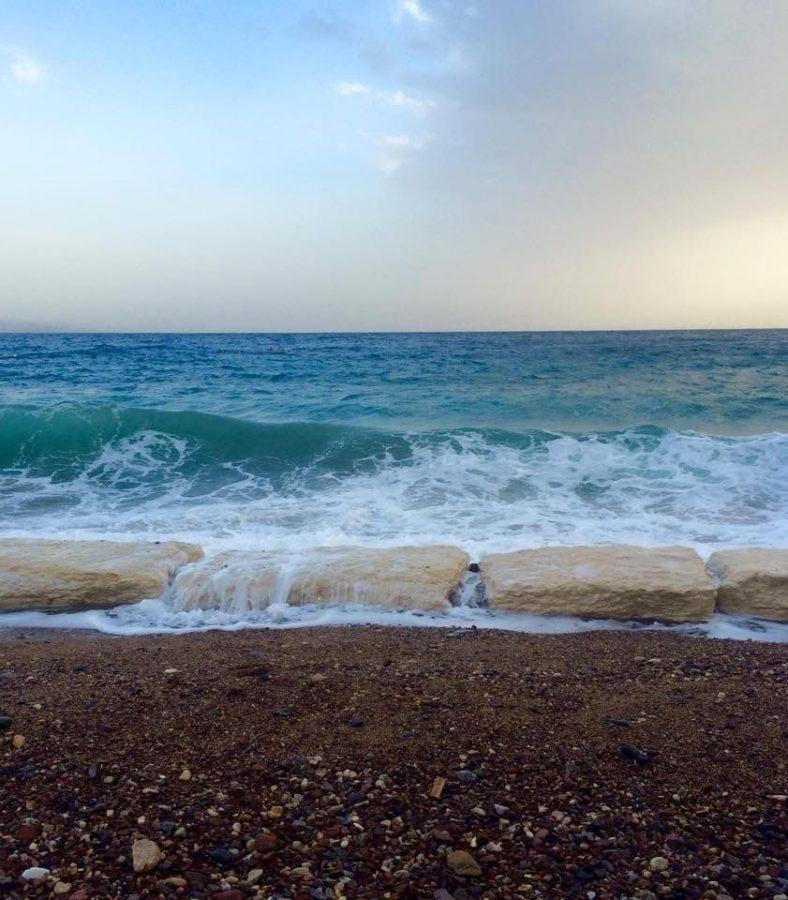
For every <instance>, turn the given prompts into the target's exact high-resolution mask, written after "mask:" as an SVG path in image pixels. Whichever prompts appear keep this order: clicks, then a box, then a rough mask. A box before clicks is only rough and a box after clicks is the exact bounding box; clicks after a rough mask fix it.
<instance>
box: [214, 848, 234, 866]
mask: <svg viewBox="0 0 788 900" xmlns="http://www.w3.org/2000/svg"><path fill="white" fill-rule="evenodd" d="M211 859H212V860H213V861H214V862H215V863H217V864H218V865H220V866H232V865H234V863H235V856H234V855H233V854H232V853H231V852H230V851H229V850H227V849H226V848H224V847H217V848H216V849H215V850H211Z"/></svg>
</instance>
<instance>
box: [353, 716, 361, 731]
mask: <svg viewBox="0 0 788 900" xmlns="http://www.w3.org/2000/svg"><path fill="white" fill-rule="evenodd" d="M350 724H351V725H352V726H353V728H361V726H362V725H363V724H364V720H363V719H362V718H361V716H353V717H352V718H351V719H350Z"/></svg>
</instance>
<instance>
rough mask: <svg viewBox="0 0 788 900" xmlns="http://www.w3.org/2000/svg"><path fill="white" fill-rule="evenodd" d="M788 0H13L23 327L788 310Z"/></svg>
mask: <svg viewBox="0 0 788 900" xmlns="http://www.w3.org/2000/svg"><path fill="white" fill-rule="evenodd" d="M786 46H788V2H785V0H758V2H757V3H754V2H752V0H692V2H689V0H682V2H679V0H551V2H545V0H538V2H537V0H352V2H351V0H332V2H318V0H233V2H227V0H125V2H121V0H3V3H2V4H0V173H2V174H1V176H0V327H5V328H9V327H10V328H13V327H15V326H17V325H19V326H20V327H25V328H27V327H54V328H68V329H79V330H123V331H367V330H395V331H396V330H465V329H474V330H476V329H482V330H499V329H500V330H506V329H522V330H532V329H533V330H543V329H548V330H551V329H589V328H590V329H608V328H627V329H628V328H695V327H697V328H728V327H742V328H748V327H788V53H786Z"/></svg>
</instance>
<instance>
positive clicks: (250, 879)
mask: <svg viewBox="0 0 788 900" xmlns="http://www.w3.org/2000/svg"><path fill="white" fill-rule="evenodd" d="M262 877H263V870H262V869H252V870H251V872H249V874H248V875H247V876H246V881H247V883H248V884H257V882H258V881H259V880H260V879H261V878H262Z"/></svg>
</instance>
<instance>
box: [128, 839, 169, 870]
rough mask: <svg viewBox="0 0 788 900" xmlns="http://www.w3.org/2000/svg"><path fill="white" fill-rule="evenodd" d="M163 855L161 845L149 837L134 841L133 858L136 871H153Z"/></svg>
mask: <svg viewBox="0 0 788 900" xmlns="http://www.w3.org/2000/svg"><path fill="white" fill-rule="evenodd" d="M163 857H164V854H163V853H162V852H161V850H160V849H159V845H158V844H157V843H155V841H151V840H148V838H143V839H142V840H139V841H134V843H133V844H132V845H131V860H132V864H133V866H134V871H135V872H152V871H153V870H154V869H155V868H156V866H158V864H159V863H160V862H161V861H162V859H163Z"/></svg>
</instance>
